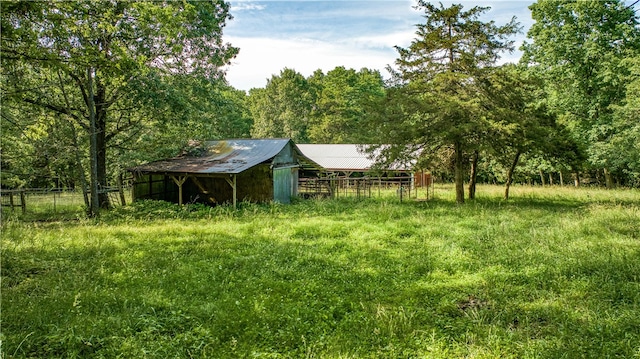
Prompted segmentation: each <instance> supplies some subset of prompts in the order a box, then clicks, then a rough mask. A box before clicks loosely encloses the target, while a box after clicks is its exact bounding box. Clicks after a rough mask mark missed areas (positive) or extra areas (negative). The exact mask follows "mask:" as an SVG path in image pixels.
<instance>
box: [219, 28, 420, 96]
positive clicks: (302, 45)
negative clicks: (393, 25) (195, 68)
mask: <svg viewBox="0 0 640 359" xmlns="http://www.w3.org/2000/svg"><path fill="white" fill-rule="evenodd" d="M402 37H403V35H402V34H395V35H393V34H392V35H387V36H381V37H379V38H376V37H370V38H369V37H363V38H355V39H353V40H352V41H351V40H350V41H338V42H327V41H319V40H311V39H305V38H294V39H289V40H280V39H271V38H233V37H230V38H228V39H227V40H229V41H230V42H231V43H232V44H233V45H234V46H238V47H240V54H239V55H238V57H237V58H236V59H235V60H234V61H233V62H232V65H231V66H230V67H229V68H228V70H227V80H228V81H229V83H230V84H231V85H232V86H234V87H235V88H237V89H241V90H249V89H251V88H254V87H264V86H265V85H266V81H267V79H269V78H271V76H272V75H274V74H276V75H277V74H279V73H280V71H281V70H282V69H284V68H285V67H288V68H291V69H294V70H296V71H298V72H300V73H301V74H303V75H304V76H310V75H311V74H312V73H313V72H314V71H315V70H317V69H321V70H322V71H324V72H325V73H326V72H327V71H330V70H332V69H334V68H335V67H337V66H344V67H346V68H354V69H356V70H359V69H361V68H363V67H366V68H369V69H377V70H380V72H381V73H382V74H383V75H385V74H386V72H385V71H384V69H385V67H386V66H387V65H389V64H392V63H393V62H394V61H395V58H396V53H395V50H394V49H393V47H392V46H393V45H388V43H390V42H393V41H395V40H396V39H401V38H402ZM408 42H410V39H409V41H408Z"/></svg>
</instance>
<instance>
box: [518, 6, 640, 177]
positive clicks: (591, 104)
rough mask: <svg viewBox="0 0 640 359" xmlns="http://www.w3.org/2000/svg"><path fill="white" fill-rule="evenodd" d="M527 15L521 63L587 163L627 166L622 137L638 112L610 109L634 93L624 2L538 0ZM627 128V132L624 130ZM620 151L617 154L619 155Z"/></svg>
mask: <svg viewBox="0 0 640 359" xmlns="http://www.w3.org/2000/svg"><path fill="white" fill-rule="evenodd" d="M530 8H531V13H532V16H533V18H534V20H535V21H536V22H535V23H534V24H533V26H532V27H531V29H530V30H529V33H528V37H529V38H530V39H531V40H532V41H533V42H532V43H529V44H525V45H524V46H523V49H524V50H525V55H524V57H523V62H524V63H526V64H528V65H530V66H531V67H532V68H533V69H534V70H535V71H538V72H539V73H540V74H541V75H542V76H544V78H545V79H546V80H547V92H548V94H549V95H548V98H549V100H550V104H551V107H552V109H553V110H554V111H555V112H556V113H557V114H558V115H560V117H561V119H562V120H563V121H564V122H565V123H566V124H567V125H568V127H569V128H570V129H571V135H572V137H573V138H574V139H575V140H576V141H577V142H578V144H579V145H580V146H581V147H582V148H584V149H585V150H586V154H587V155H588V161H589V164H590V165H591V166H593V167H595V168H599V169H602V168H604V169H605V170H606V171H628V170H629V163H633V162H635V160H634V159H635V156H634V155H635V153H633V152H631V153H629V156H625V155H624V153H625V152H626V151H627V148H626V146H625V145H626V143H625V141H622V142H618V141H617V139H620V138H621V137H622V138H629V137H631V136H633V129H632V128H633V127H634V125H633V124H634V123H636V122H637V117H636V118H635V119H634V117H627V116H622V117H621V116H620V113H618V115H615V114H614V113H615V109H616V108H619V106H621V105H622V104H623V103H625V102H627V100H626V98H629V99H632V98H636V97H638V96H637V92H629V91H628V90H629V87H628V86H627V84H628V83H629V81H631V79H630V78H629V74H630V72H632V71H634V70H633V67H630V64H631V63H632V62H630V61H628V59H630V58H634V57H637V56H638V54H639V53H640V27H639V26H638V19H637V16H636V15H635V13H634V10H633V9H632V8H631V7H628V6H627V5H626V4H625V2H624V1H619V0H608V1H596V0H593V1H591V0H589V1H556V0H540V1H538V2H536V3H535V4H533V5H532V6H531V7H530ZM627 131H630V132H631V133H627ZM623 157H624V158H623Z"/></svg>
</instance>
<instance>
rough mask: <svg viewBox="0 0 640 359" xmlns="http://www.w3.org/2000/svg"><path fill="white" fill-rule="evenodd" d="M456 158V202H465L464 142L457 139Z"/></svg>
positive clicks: (455, 146)
mask: <svg viewBox="0 0 640 359" xmlns="http://www.w3.org/2000/svg"><path fill="white" fill-rule="evenodd" d="M454 152H455V156H456V160H455V171H454V172H455V181H456V202H457V203H460V204H462V203H464V162H463V161H462V159H463V154H462V144H461V143H460V142H459V141H456V143H455V144H454Z"/></svg>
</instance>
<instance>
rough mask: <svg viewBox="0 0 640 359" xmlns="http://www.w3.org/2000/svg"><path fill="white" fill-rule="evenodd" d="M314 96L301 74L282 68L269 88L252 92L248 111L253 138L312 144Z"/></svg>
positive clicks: (252, 90)
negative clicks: (310, 132) (310, 126)
mask: <svg viewBox="0 0 640 359" xmlns="http://www.w3.org/2000/svg"><path fill="white" fill-rule="evenodd" d="M313 103H314V94H313V93H312V92H311V91H310V87H309V83H308V81H307V79H305V78H304V76H302V75H301V74H300V73H298V72H296V71H295V70H292V69H287V68H285V69H283V70H282V71H280V75H278V76H276V75H273V76H272V77H271V79H269V81H267V86H266V87H265V88H260V89H251V90H250V91H249V109H250V111H251V115H252V117H253V127H252V129H251V136H253V137H256V138H265V137H266V138H269V137H275V138H291V139H292V140H294V141H295V142H298V143H306V142H309V135H308V133H307V132H308V126H309V123H308V122H309V116H310V114H311V108H312V106H313Z"/></svg>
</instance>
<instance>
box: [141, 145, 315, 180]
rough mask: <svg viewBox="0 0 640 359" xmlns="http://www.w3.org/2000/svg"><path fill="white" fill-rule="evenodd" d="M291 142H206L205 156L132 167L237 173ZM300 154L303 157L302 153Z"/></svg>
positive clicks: (263, 160) (267, 159) (153, 169)
mask: <svg viewBox="0 0 640 359" xmlns="http://www.w3.org/2000/svg"><path fill="white" fill-rule="evenodd" d="M289 142H291V144H292V145H293V147H294V150H297V149H296V147H295V144H294V143H293V142H292V141H291V140H290V139H233V140H221V141H210V142H206V152H205V154H204V155H202V156H179V157H175V158H171V159H166V160H161V161H156V162H151V163H147V164H144V165H140V166H137V167H135V168H132V169H131V171H135V172H156V173H197V174H237V173H241V172H243V171H246V170H247V169H249V168H251V167H253V166H256V165H258V164H260V163H263V162H266V161H269V160H271V159H272V158H273V157H275V156H276V155H277V154H278V153H280V151H282V150H283V149H284V148H285V147H286V146H287V144H289ZM298 154H299V155H302V154H301V153H300V152H299V150H298Z"/></svg>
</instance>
